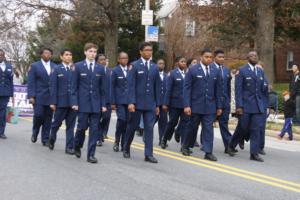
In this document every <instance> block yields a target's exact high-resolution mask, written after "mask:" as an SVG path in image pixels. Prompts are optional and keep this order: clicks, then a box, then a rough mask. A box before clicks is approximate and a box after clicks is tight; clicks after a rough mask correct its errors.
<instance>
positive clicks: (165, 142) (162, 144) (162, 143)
mask: <svg viewBox="0 0 300 200" xmlns="http://www.w3.org/2000/svg"><path fill="white" fill-rule="evenodd" d="M160 147H161V148H162V149H165V148H167V141H165V140H162V141H161V144H160Z"/></svg>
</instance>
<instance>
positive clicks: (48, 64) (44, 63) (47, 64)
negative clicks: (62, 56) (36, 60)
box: [41, 59, 50, 66]
mask: <svg viewBox="0 0 300 200" xmlns="http://www.w3.org/2000/svg"><path fill="white" fill-rule="evenodd" d="M41 61H42V63H43V65H44V66H50V60H49V61H48V62H46V61H44V60H43V59H41Z"/></svg>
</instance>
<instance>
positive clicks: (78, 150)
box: [74, 147, 81, 158]
mask: <svg viewBox="0 0 300 200" xmlns="http://www.w3.org/2000/svg"><path fill="white" fill-rule="evenodd" d="M74 153H75V156H76V157H77V158H80V157H81V150H80V148H76V147H75V149H74Z"/></svg>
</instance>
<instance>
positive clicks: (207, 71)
mask: <svg viewBox="0 0 300 200" xmlns="http://www.w3.org/2000/svg"><path fill="white" fill-rule="evenodd" d="M205 69H206V76H207V77H209V70H208V66H207V65H205Z"/></svg>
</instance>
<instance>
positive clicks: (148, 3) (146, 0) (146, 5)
mask: <svg viewBox="0 0 300 200" xmlns="http://www.w3.org/2000/svg"><path fill="white" fill-rule="evenodd" d="M145 10H150V0H145ZM147 35H148V26H145V40H146V38H147Z"/></svg>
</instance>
